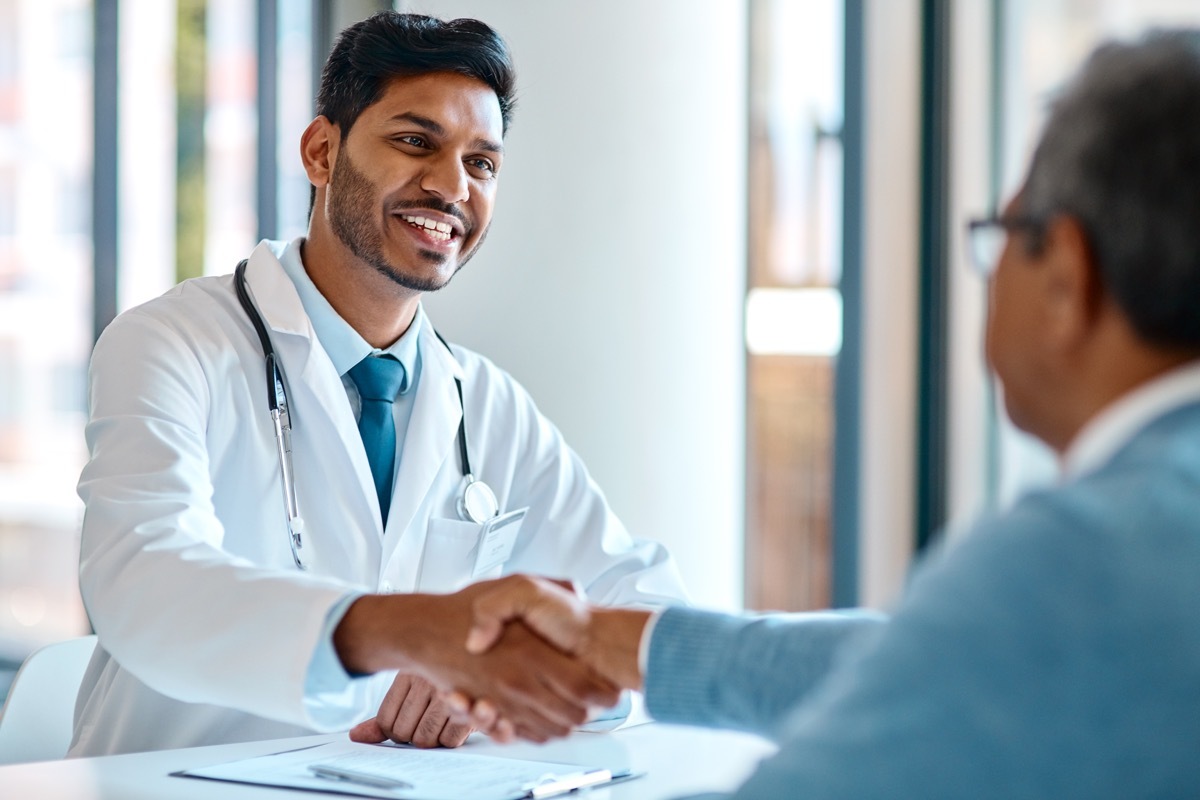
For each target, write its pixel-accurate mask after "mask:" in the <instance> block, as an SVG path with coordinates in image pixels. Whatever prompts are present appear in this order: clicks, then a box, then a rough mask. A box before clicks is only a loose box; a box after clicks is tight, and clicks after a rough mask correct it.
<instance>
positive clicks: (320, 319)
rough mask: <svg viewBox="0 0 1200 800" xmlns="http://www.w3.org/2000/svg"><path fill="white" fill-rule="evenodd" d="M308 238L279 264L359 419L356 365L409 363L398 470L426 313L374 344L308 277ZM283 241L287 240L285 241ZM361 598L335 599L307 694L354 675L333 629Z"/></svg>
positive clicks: (286, 251) (289, 248) (286, 250)
mask: <svg viewBox="0 0 1200 800" xmlns="http://www.w3.org/2000/svg"><path fill="white" fill-rule="evenodd" d="M303 241H304V240H303V239H302V238H300V239H293V240H292V241H290V242H288V243H287V244H286V245H285V246H283V249H282V250H279V249H278V248H274V249H275V251H276V255H277V256H278V258H279V263H280V264H282V265H283V271H284V272H286V273H287V276H288V278H290V279H291V281H292V284H293V285H294V286H295V287H296V292H297V294H299V295H300V303H301V305H303V306H304V313H305V314H307V315H308V319H309V321H310V322H312V326H313V330H314V331H315V332H316V334H317V341H318V342H319V343H320V345H321V347H323V348H324V349H325V352H326V353H327V354H328V355H329V360H330V361H332V362H333V367H334V369H336V370H337V372H338V375H340V376H341V377H342V386H343V387H344V388H345V389H346V397H347V398H348V399H349V401H350V409H351V411H353V412H354V418H355V420H357V419H358V416H359V413H360V408H361V401H360V400H359V396H358V387H356V386H355V385H354V381H352V380H351V379H350V376H349V374H348V373H349V372H350V369H351V367H353V366H354V365H355V364H357V363H358V362H359V361H362V360H363V359H364V358H366V357H367V356H371V355H383V354H387V355H390V356H392V357H393V358H395V359H396V360H398V361H399V362H400V363H401V364H403V365H404V370H405V374H406V375H407V378H406V381H405V385H404V388H403V389H402V390H401V392H400V396H399V397H397V398H396V402H395V403H393V405H392V414H393V415H394V416H395V420H396V462H395V467H396V469H399V467H400V459H402V458H403V457H404V440H405V436H406V435H407V433H408V423H409V421H410V420H411V419H412V407H413V399H414V398H415V397H416V395H417V392H416V389H417V384H418V383H419V382H420V380H421V351H420V349H419V348H418V347H417V340H418V337H419V336H420V332H421V326H422V325H425V324H427V323H426V321H425V312H424V311H423V310H422V309H421V307H420V306H418V307H417V313H416V315H415V316H414V317H413V321H412V324H411V325H409V326H408V330H407V331H405V332H404V335H403V336H401V337H400V338H399V339H397V340H396V341H395V342H394V343H393V344H392V345H391V346H390V347H388V348H386V349H384V350H381V349H379V348H377V347H372V346H371V345H370V344H368V343H367V341H366V340H365V339H363V338H362V336H360V335H359V333H358V331H356V330H354V328H353V327H351V326H350V323H348V322H346V320H344V319H342V317H341V315H340V314H338V313H337V311H335V310H334V308H333V306H331V305H330V304H329V301H328V300H326V299H325V296H324V295H323V294H321V292H320V290H319V289H317V287H316V284H314V283H313V282H312V278H310V277H308V273H307V272H306V271H305V270H304V263H303V262H302V261H301V259H300V245H301V244H302V243H303ZM278 244H280V245H282V243H278ZM392 479H393V481H395V474H393V475H392ZM359 597H362V593H361V592H354V593H350V594H347V595H346V596H345V597H343V598H342V599H341V600H339V601H338V602H337V603H335V604H334V606H333V608H331V609H330V610H329V613H328V614H327V615H326V616H325V631H324V634H323V635H322V637H321V639H320V644H318V645H317V649H316V652H315V653H313V658H312V661H310V662H309V665H308V673H307V677H306V679H305V695H306V696H307V697H309V698H315V697H316V696H317V695H319V694H322V693H328V692H333V693H340V692H341V691H342V690H343V689H344V688H345V687H346V684H347V683H348V682H349V681H350V680H351V679H352V676H350V675H349V674H348V673H347V672H346V670H345V668H344V667H343V666H342V662H341V659H339V658H338V657H337V652H336V651H335V650H334V648H333V631H334V630H335V629H336V628H337V626H338V623H340V622H341V621H342V617H343V616H345V614H346V611H347V610H348V609H349V608H350V604H351V603H353V602H354V601H355V600H357V599H358V598H359Z"/></svg>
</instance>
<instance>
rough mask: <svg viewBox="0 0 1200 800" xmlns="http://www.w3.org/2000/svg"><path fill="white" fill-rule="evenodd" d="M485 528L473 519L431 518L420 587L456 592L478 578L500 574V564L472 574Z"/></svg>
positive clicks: (418, 582)
mask: <svg viewBox="0 0 1200 800" xmlns="http://www.w3.org/2000/svg"><path fill="white" fill-rule="evenodd" d="M482 530H483V526H482V525H479V524H477V523H474V522H464V521H462V520H459V519H437V518H432V519H430V520H429V530H428V531H427V532H426V535H425V552H424V553H423V554H422V556H421V575H420V577H419V578H418V580H417V591H421V592H455V591H458V590H459V589H461V588H463V587H464V586H466V585H467V584H469V583H474V582H475V581H477V580H483V579H484V578H494V577H496V576H498V575H499V574H500V570H501V566H497V567H495V568H494V569H491V570H488V572H487V573H486V574H482V575H472V573H473V572H474V569H475V560H476V558H477V557H478V555H479V536H480V533H481V532H482Z"/></svg>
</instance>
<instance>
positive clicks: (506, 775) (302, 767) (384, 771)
mask: <svg viewBox="0 0 1200 800" xmlns="http://www.w3.org/2000/svg"><path fill="white" fill-rule="evenodd" d="M313 764H321V765H330V766H334V767H338V768H342V769H348V770H352V771H356V772H364V773H369V774H372V775H378V776H381V777H387V778H393V779H397V780H402V781H405V782H407V783H409V784H411V785H412V787H413V788H411V789H383V788H377V787H372V786H363V785H359V784H355V783H349V782H346V781H338V780H331V779H328V778H320V777H317V776H315V775H313V774H312V772H310V771H309V766H311V765H313ZM600 768H601V767H593V766H581V765H579V764H560V763H554V762H549V761H525V760H519V759H512V758H501V757H499V756H484V755H474V754H472V753H464V752H462V751H458V750H420V749H417V748H410V747H394V746H390V747H389V746H378V745H369V744H358V743H355V742H348V741H347V742H331V743H328V744H323V745H317V746H315V747H306V748H303V749H301V750H290V751H286V752H283V753H275V754H273V755H267V756H259V757H257V758H248V759H244V760H241V761H231V762H228V763H225V764H217V765H215V766H211V767H201V768H198V769H190V770H186V771H184V772H179V773H176V774H177V775H181V776H184V777H191V778H208V779H211V780H219V781H232V782H234V783H249V784H258V785H262V786H282V787H287V788H293V789H309V790H316V791H321V792H329V793H336V794H348V795H356V796H359V797H385V798H396V799H397V800H518V798H522V797H526V796H527V794H528V789H529V787H530V786H531V785H533V784H536V783H540V782H542V781H543V780H545V779H547V778H548V777H553V776H560V775H571V774H577V773H579V772H581V771H591V770H593V769H600Z"/></svg>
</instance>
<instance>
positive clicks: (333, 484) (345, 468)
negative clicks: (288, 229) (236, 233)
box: [246, 244, 383, 552]
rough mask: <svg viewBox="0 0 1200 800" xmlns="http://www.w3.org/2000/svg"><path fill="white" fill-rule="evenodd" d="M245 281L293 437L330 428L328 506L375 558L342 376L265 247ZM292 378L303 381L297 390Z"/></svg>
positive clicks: (361, 452)
mask: <svg viewBox="0 0 1200 800" xmlns="http://www.w3.org/2000/svg"><path fill="white" fill-rule="evenodd" d="M246 281H247V283H248V285H249V287H250V293H251V295H252V296H253V298H254V303H255V305H256V306H257V307H258V310H259V313H260V314H262V317H263V320H264V322H266V324H267V327H268V328H270V330H271V341H272V344H273V345H274V347H275V351H276V355H277V357H278V358H279V361H280V363H281V364H282V366H283V370H284V375H285V376H286V377H285V380H288V385H287V387H286V388H287V391H288V397H289V398H291V399H292V405H293V406H294V408H292V409H290V413H291V419H292V429H293V436H294V437H301V436H303V437H305V438H306V439H309V440H310V441H316V437H317V435H318V433H319V432H320V431H321V430H322V429H323V430H324V431H325V432H328V431H329V430H330V428H329V427H324V426H330V427H331V428H332V433H333V437H334V442H336V443H338V444H336V445H333V446H328V447H323V448H320V452H321V457H322V462H321V463H322V474H323V476H324V478H325V480H324V481H323V485H326V486H328V488H329V491H330V492H333V493H334V494H335V495H336V496H335V497H333V498H329V499H328V502H335V503H337V504H338V505H339V506H340V507H341V508H342V509H344V510H345V511H347V512H350V513H352V515H353V519H351V520H347V522H348V523H351V525H348V527H353V529H356V530H360V531H363V532H364V533H366V534H367V536H366V539H367V540H368V542H369V543H370V545H371V546H370V548H369V549H370V550H371V551H374V552H377V548H378V542H379V540H380V538H381V536H382V534H383V531H382V527H383V526H382V521H381V515H380V513H379V500H378V498H377V497H376V495H375V482H374V480H373V479H372V477H371V465H370V464H369V463H368V461H367V453H366V449H365V448H364V447H363V446H362V439H361V438H360V436H359V433H358V423H357V422H355V420H354V413H353V412H352V411H351V410H350V403H349V401H348V400H347V398H346V390H345V387H344V386H343V385H342V380H341V376H339V375H338V374H337V370H336V369H334V366H333V362H331V361H330V360H329V355H328V354H327V353H326V352H325V350H324V348H322V347H321V346H320V344H319V343H318V342H317V339H316V332H315V331H314V330H313V327H312V322H311V321H310V320H309V319H308V315H307V314H306V313H305V311H304V306H303V304H302V303H301V302H300V296H299V295H298V294H297V293H296V287H295V286H293V285H292V281H291V279H290V278H288V276H287V273H286V272H284V270H283V267H282V266H281V265H280V264H279V261H278V260H277V259H276V258H275V255H274V253H272V252H271V251H270V249H269V248H268V247H267V246H266V245H265V244H260V245H259V246H258V247H257V248H255V250H254V252H253V253H252V254H251V256H250V263H249V264H248V266H247V268H246ZM292 376H299V383H298V384H297V383H296V381H297V379H296V378H293V377H292ZM309 393H311V395H312V396H314V397H315V400H316V402H315V403H311V402H309V403H302V402H298V401H300V400H303V399H304V398H303V394H309ZM297 468H298V469H299V468H300V466H299V465H297ZM342 476H352V479H351V480H346V479H344V478H342ZM322 502H326V501H324V500H323V501H322ZM301 513H304V510H303V508H302V509H301Z"/></svg>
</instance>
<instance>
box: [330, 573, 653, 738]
mask: <svg viewBox="0 0 1200 800" xmlns="http://www.w3.org/2000/svg"><path fill="white" fill-rule="evenodd" d="M650 616H651V612H649V611H644V610H638V609H621V608H598V607H592V606H590V605H588V604H587V602H586V601H585V600H583V598H582V597H581V596H580V594H578V593H577V592H576V590H575V589H574V587H573V586H572V585H571V584H569V583H567V582H561V581H553V580H549V579H544V578H534V577H529V576H524V575H512V576H508V577H505V578H499V579H497V580H492V581H484V582H481V583H477V584H473V585H471V586H468V587H466V588H465V589H462V590H461V591H459V592H456V593H454V594H448V595H421V594H412V595H369V596H366V597H363V598H360V599H359V600H357V601H355V603H354V604H353V605H352V606H351V607H350V610H349V611H348V612H347V614H346V616H345V617H344V618H343V621H342V624H341V625H339V626H338V628H337V630H336V631H335V634H334V645H335V648H336V649H337V651H338V653H339V655H340V656H341V658H342V661H343V664H345V666H346V667H347V669H349V670H350V671H352V672H375V671H378V670H382V669H399V670H400V674H399V675H398V676H397V677H396V680H395V682H394V683H393V685H392V688H391V690H390V691H389V693H388V696H387V697H386V698H385V699H384V702H383V705H382V706H381V707H380V711H379V714H378V716H377V717H375V718H374V719H370V720H367V721H366V722H363V723H361V724H360V725H358V726H357V727H355V728H354V729H353V730H352V731H351V738H352V739H355V740H356V741H375V742H379V741H383V740H384V739H395V740H397V741H412V742H413V743H415V744H423V745H426V746H432V745H437V744H442V745H447V746H452V747H453V746H457V745H458V744H461V743H462V741H464V740H465V739H466V736H467V734H469V733H470V732H471V730H480V731H483V732H484V733H486V734H488V735H489V736H491V737H492V738H494V739H496V740H498V741H504V742H507V741H512V740H514V739H517V738H520V739H528V740H531V741H536V742H544V741H547V740H549V739H551V738H555V737H560V736H566V735H567V734H568V733H570V732H571V730H572V729H573V728H574V727H576V726H578V725H580V724H582V723H583V722H585V721H586V720H587V718H588V715H589V713H590V712H591V711H592V710H593V709H596V708H607V707H609V706H612V705H614V704H616V703H617V702H618V700H619V699H620V692H621V690H622V689H639V688H641V686H642V675H641V671H640V669H639V665H638V651H639V648H640V645H641V639H642V633H643V631H644V629H645V627H646V623H647V622H648V621H649V619H650ZM434 729H436V730H434ZM431 732H432V735H431Z"/></svg>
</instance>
